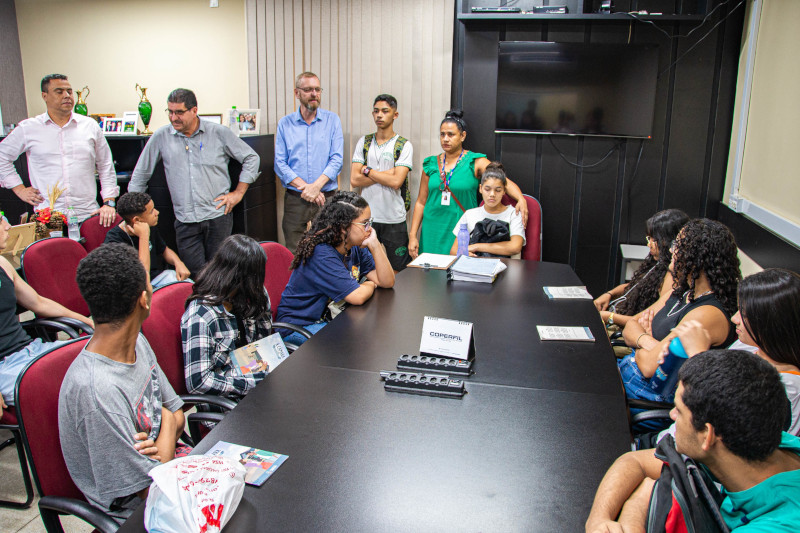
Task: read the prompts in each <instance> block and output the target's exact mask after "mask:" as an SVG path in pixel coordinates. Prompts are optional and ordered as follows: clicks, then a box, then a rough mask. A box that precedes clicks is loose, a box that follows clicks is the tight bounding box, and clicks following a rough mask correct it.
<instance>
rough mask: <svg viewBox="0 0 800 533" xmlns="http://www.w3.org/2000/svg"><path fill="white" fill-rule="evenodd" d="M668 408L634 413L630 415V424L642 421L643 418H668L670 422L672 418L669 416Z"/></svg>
mask: <svg viewBox="0 0 800 533" xmlns="http://www.w3.org/2000/svg"><path fill="white" fill-rule="evenodd" d="M669 412H670V410H667V409H653V410H650V411H642V412H641V413H636V414H635V415H633V416H632V417H631V425H634V424H637V423H639V422H644V421H645V420H669V421H670V422H672V418H671V417H670V416H669Z"/></svg>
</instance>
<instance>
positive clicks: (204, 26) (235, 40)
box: [16, 0, 248, 129]
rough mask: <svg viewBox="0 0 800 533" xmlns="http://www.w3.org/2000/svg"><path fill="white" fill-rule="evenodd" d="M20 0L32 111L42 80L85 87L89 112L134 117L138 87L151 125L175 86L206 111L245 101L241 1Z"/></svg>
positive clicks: (39, 106)
mask: <svg viewBox="0 0 800 533" xmlns="http://www.w3.org/2000/svg"><path fill="white" fill-rule="evenodd" d="M219 4H220V7H218V8H209V7H208V5H209V3H208V0H69V1H65V0H23V1H17V3H16V6H17V23H18V27H19V38H20V48H21V51H22V64H23V73H24V77H25V94H26V97H27V102H28V113H29V115H31V116H33V115H37V114H40V113H43V112H44V109H45V107H44V102H43V101H42V98H41V91H40V88H39V83H40V80H41V78H42V77H43V76H44V75H45V74H49V73H53V72H58V73H62V74H66V75H68V76H69V79H70V82H71V83H72V87H73V89H80V88H81V87H83V86H84V85H88V86H89V89H90V90H91V95H90V96H89V98H88V99H87V101H86V103H87V105H88V107H89V113H115V114H116V115H117V116H121V115H122V113H123V112H125V111H135V110H136V106H137V104H138V103H139V98H138V97H137V95H136V91H135V89H134V86H135V85H136V84H137V83H139V84H140V85H142V86H144V87H147V95H148V98H149V99H150V101H151V102H152V103H153V119H152V121H151V129H153V126H155V127H158V126H162V125H164V124H167V118H166V116H165V114H164V112H163V109H164V108H166V99H167V95H168V94H169V92H170V91H171V90H172V89H175V88H177V87H186V88H189V89H192V90H194V91H195V93H196V94H197V99H198V109H199V111H200V113H224V112H225V110H227V109H229V108H230V107H231V105H237V106H239V107H246V106H247V105H248V77H247V38H246V24H245V14H244V0H220V1H219Z"/></svg>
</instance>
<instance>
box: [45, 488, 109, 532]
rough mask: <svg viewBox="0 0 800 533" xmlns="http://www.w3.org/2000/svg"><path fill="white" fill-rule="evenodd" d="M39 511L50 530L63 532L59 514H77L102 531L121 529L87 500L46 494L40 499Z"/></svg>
mask: <svg viewBox="0 0 800 533" xmlns="http://www.w3.org/2000/svg"><path fill="white" fill-rule="evenodd" d="M39 513H40V514H41V515H42V522H44V524H45V528H46V529H47V531H48V532H50V533H53V532H63V531H64V529H63V528H62V526H61V521H60V520H59V518H58V515H59V514H69V515H73V516H77V517H78V518H80V519H81V520H83V521H84V522H87V523H88V524H90V525H91V526H93V527H94V528H95V529H97V530H98V531H100V532H101V533H116V531H117V530H118V529H119V524H117V523H116V522H115V521H114V520H113V519H112V518H111V517H110V516H108V515H107V514H105V513H104V512H102V511H101V510H99V509H97V508H95V507H92V506H91V505H89V504H88V503H86V502H83V501H80V500H75V499H73V498H62V497H60V496H45V497H43V498H42V499H41V500H39Z"/></svg>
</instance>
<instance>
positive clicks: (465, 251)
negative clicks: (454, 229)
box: [456, 224, 469, 256]
mask: <svg viewBox="0 0 800 533" xmlns="http://www.w3.org/2000/svg"><path fill="white" fill-rule="evenodd" d="M456 254H457V255H466V256H469V230H467V225H466V224H461V227H459V228H458V250H457V252H456Z"/></svg>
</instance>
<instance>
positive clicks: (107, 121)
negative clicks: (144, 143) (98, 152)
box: [103, 118, 123, 135]
mask: <svg viewBox="0 0 800 533" xmlns="http://www.w3.org/2000/svg"><path fill="white" fill-rule="evenodd" d="M122 123H123V119H121V118H104V119H103V133H104V134H105V135H122Z"/></svg>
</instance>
